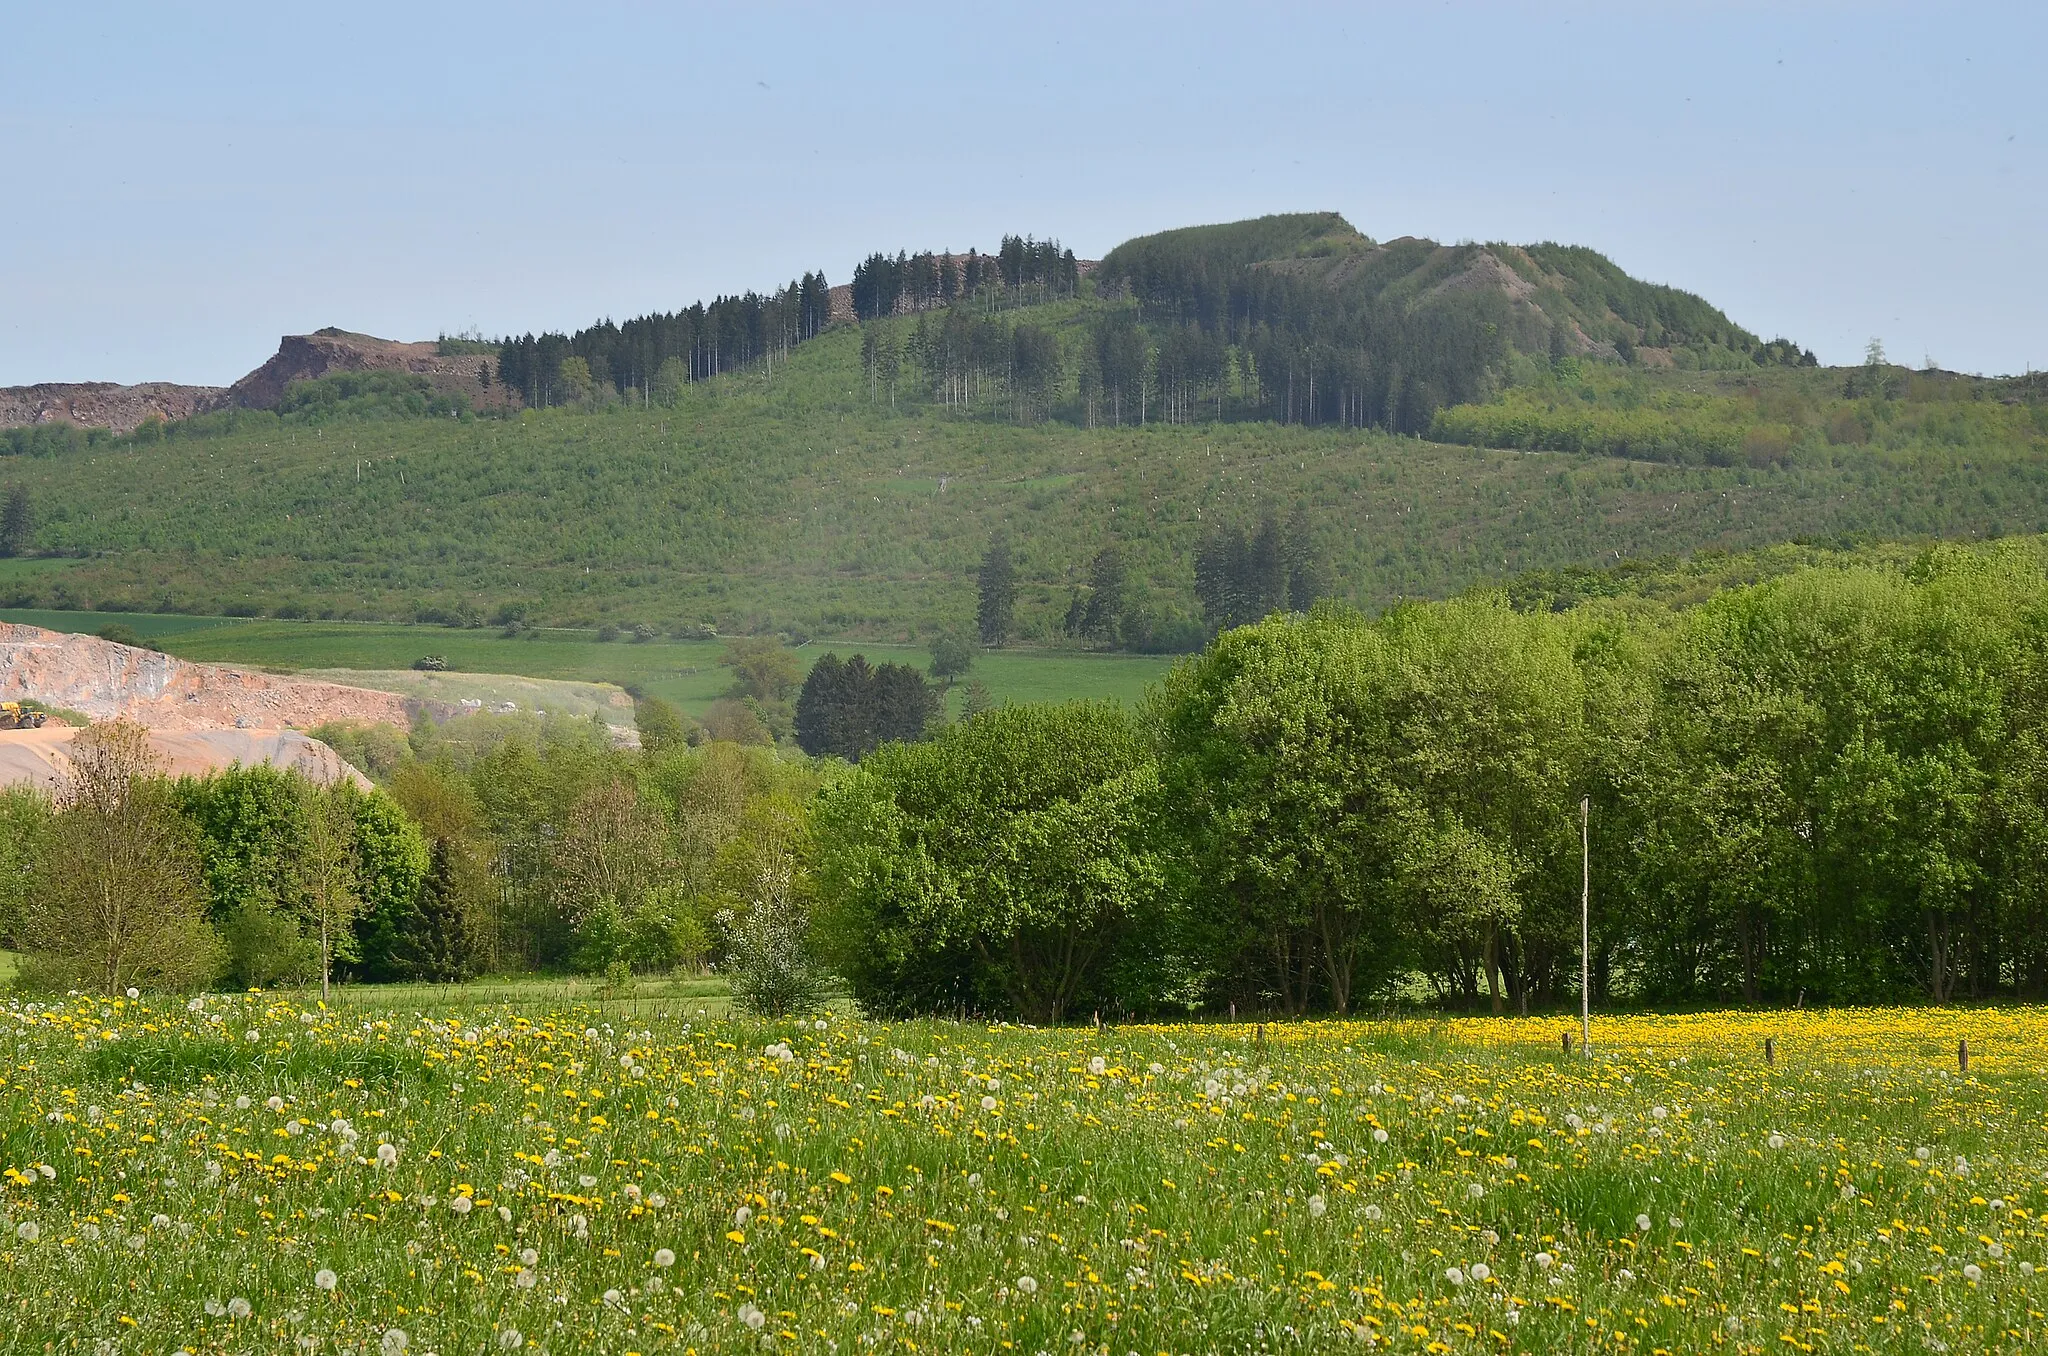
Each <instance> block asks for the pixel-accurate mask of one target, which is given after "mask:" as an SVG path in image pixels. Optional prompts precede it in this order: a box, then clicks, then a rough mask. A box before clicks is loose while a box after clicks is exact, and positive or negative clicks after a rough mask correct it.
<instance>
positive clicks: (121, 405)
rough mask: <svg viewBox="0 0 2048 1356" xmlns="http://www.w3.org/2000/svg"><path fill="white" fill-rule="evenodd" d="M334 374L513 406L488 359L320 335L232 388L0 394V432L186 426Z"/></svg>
mask: <svg viewBox="0 0 2048 1356" xmlns="http://www.w3.org/2000/svg"><path fill="white" fill-rule="evenodd" d="M334 372H410V373H413V374H415V375H418V376H422V377H425V378H426V379H427V381H428V382H429V383H431V384H432V385H433V388H434V390H435V391H437V392H438V393H440V394H442V395H460V396H462V397H464V398H465V399H467V400H468V401H469V403H470V406H471V408H473V409H476V408H482V407H484V406H487V405H504V404H513V405H516V404H517V403H518V396H516V395H515V394H513V393H512V392H509V391H507V390H505V389H504V388H503V387H502V386H500V385H499V384H498V361H497V359H496V357H494V356H493V355H491V354H488V353H470V354H444V353H442V352H441V346H440V345H439V344H438V343H420V344H407V343H400V342H398V341H396V340H391V339H378V338H375V337H374V336H371V335H367V334H351V333H349V332H348V331H347V330H337V329H325V330H315V331H314V332H313V333H311V334H288V335H286V336H285V337H284V338H283V339H281V340H280V341H278V345H277V352H276V353H274V354H272V355H271V357H270V359H269V361H267V362H265V363H264V364H263V365H262V366H261V367H259V368H257V369H256V370H255V371H254V372H251V373H250V374H249V375H248V376H246V377H243V378H242V379H241V380H240V381H238V382H236V383H235V384H234V385H232V386H178V385H174V384H172V383H170V382H161V381H152V382H144V383H142V384H141V385H139V386H117V385H115V384H114V383H112V382H108V381H84V382H50V383H45V384H43V385H40V386H7V387H0V428H19V427H21V426H23V425H25V424H47V423H53V422H57V421H63V422H66V423H72V424H77V425H79V426H80V427H82V428H107V429H112V430H113V431H114V432H116V433H133V432H134V431H135V429H136V428H137V427H138V426H140V425H141V423H142V422H143V421H144V420H145V419H148V418H150V417H152V416H154V417H156V418H159V419H164V420H172V419H185V418H189V417H190V416H192V415H195V414H205V413H207V412H208V411H209V410H218V409H224V408H226V407H228V406H231V405H232V406H240V407H241V408H243V409H253V410H271V409H276V408H277V406H278V404H279V402H281V401H282V400H283V399H284V393H285V391H286V389H287V388H289V387H290V386H291V384H292V383H293V382H295V381H311V380H313V379H315V378H318V377H324V376H327V375H329V374H330V373H334ZM486 377H488V378H489V384H488V385H486V384H485V379H486Z"/></svg>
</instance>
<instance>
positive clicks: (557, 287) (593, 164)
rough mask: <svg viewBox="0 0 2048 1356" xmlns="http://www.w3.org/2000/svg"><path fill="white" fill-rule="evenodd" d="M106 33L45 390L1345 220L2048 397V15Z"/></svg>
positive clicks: (16, 115) (504, 12) (480, 19)
mask: <svg viewBox="0 0 2048 1356" xmlns="http://www.w3.org/2000/svg"><path fill="white" fill-rule="evenodd" d="M298 8H301V7H296V6H289V5H278V4H276V3H274V0H272V2H271V3H266V4H263V5H260V6H259V5H238V4H227V3H209V4H205V5H183V6H181V5H175V4H168V3H142V4H133V5H95V4H90V3H81V2H79V0H71V2H70V3H64V4H55V3H42V4H30V3H27V2H26V0H24V2H23V3H19V4H15V5H12V6H9V7H8V12H7V14H6V17H5V19H4V21H0V50H4V52H5V59H4V61H0V71H4V74H0V164H4V166H5V181H4V182H5V187H4V188H0V384H15V383H24V382H31V381H58V380H72V381H75V380H86V379H107V380H117V381H143V380H151V379H159V380H174V381H187V382H206V383H225V382H228V381H231V380H233V379H234V378H235V377H237V376H239V375H241V374H242V373H243V372H245V371H247V370H248V369H249V368H251V367H253V366H255V365H256V364H257V363H259V362H261V361H262V360H263V359H264V358H265V357H267V356H268V355H269V354H270V352H271V351H272V350H273V349H274V347H275V346H276V342H277V338H278V336H279V335H280V334H284V333H303V332H305V331H307V330H311V329H316V328H318V327H320V326H323V325H339V326H342V327H344V328H346V329H352V330H360V331H366V332H369V333H373V334H378V335H383V336H387V337H391V338H405V339H417V338H432V337H433V336H434V335H435V334H437V333H440V332H442V331H448V332H454V331H459V330H466V329H472V328H474V329H478V330H481V331H483V332H484V333H486V334H492V335H495V334H498V333H501V332H504V331H525V330H529V329H532V330H539V329H543V328H568V327H575V326H578V325H581V324H585V323H588V322H590V321H592V320H595V319H597V318H599V317H602V316H605V315H611V316H613V317H615V318H620V319H623V318H624V317H626V316H628V315H633V314H637V313H639V312H643V311H646V310H650V309H664V310H665V309H672V308H674V307H676V306H678V305H683V304H687V303H688V302H689V301H691V300H693V299H696V298H699V297H707V298H708V297H709V296H711V295H713V294H715V293H717V292H720V291H738V290H742V289H745V288H748V287H764V286H768V285H773V284H778V283H781V282H783V281H786V280H787V279H789V278H790V277H791V276H793V275H795V274H797V273H799V272H802V271H804V270H807V269H813V268H822V269H824V270H825V272H826V274H827V275H828V277H829V278H830V279H831V280H832V281H834V282H844V281H846V279H847V277H848V275H849V274H850V273H851V272H852V268H853V265H854V263H855V262H856V260H858V259H859V258H861V257H862V256H864V255H866V254H867V253H870V252H872V251H873V250H876V249H887V250H890V251H892V252H893V251H895V250H897V249H899V248H901V249H912V250H915V249H918V248H937V247H952V248H955V249H964V248H965V247H967V246H968V245H977V246H979V247H981V248H983V249H988V248H992V247H993V246H994V245H995V243H996V241H997V239H998V238H999V237H1000V236H1001V235H1003V234H1004V233H1005V232H1008V231H1016V232H1032V233H1035V234H1039V235H1046V234H1052V235H1056V236H1058V237H1059V238H1060V239H1061V240H1063V241H1065V242H1066V243H1067V244H1069V245H1071V246H1072V247H1073V248H1074V249H1075V251H1076V252H1077V253H1079V254H1080V255H1082V256H1083V257H1084V258H1086V257H1099V256H1100V255H1101V253H1102V252H1103V251H1104V250H1107V249H1108V248H1109V247H1111V246H1112V245H1114V244H1116V243H1117V242H1118V241H1120V240H1122V239H1125V238H1126V237H1128V236H1131V235H1135V234H1139V233H1141V232H1145V231H1152V230H1157V229H1160V228H1163V227H1170V226H1181V225H1189V224H1193V223H1197V222H1208V221H1225V220H1232V219H1236V218H1239V217H1246V216H1255V215H1258V214H1261V213H1266V212H1276V211H1296V210H1306V209H1318V208H1334V209H1336V210H1338V211H1341V212H1343V213H1344V214H1345V215H1346V216H1347V217H1348V218H1350V220H1351V221H1352V223H1353V224H1354V225H1356V226H1357V227H1358V228H1359V229H1360V230H1362V231H1364V232H1366V233H1367V234H1369V235H1372V236H1375V237H1377V238H1380V239H1387V238H1391V237H1394V236H1399V235H1408V234H1414V235H1428V236H1433V237H1436V238H1439V239H1443V240H1460V239H1478V240H1495V239H1506V240H1512V241H1518V242H1519V241H1532V240H1543V239H1555V240H1562V241H1569V242H1573V243H1579V244H1585V245H1591V246H1593V247H1595V248H1598V249H1600V250H1602V251H1604V252H1606V253H1607V254H1608V255H1609V256H1611V257H1612V258H1613V259H1614V260H1615V261H1616V262H1618V263H1619V264H1621V266H1622V267H1624V268H1626V269H1627V270H1629V271H1630V272H1631V273H1634V274H1636V275H1637V276H1640V277H1644V278H1649V279H1652V280H1656V281H1660V282H1668V283H1673V284H1676V285H1678V286H1681V287H1685V288H1688V289H1690V290H1692V291H1695V292H1699V293H1701V294H1702V295H1704V296H1706V297H1707V298H1708V299H1710V300H1711V301H1713V302H1715V303H1717V304H1718V305H1720V306H1722V307H1723V308H1725V309H1726V310H1727V311H1728V312H1729V313H1730V314H1731V315H1732V316H1733V317H1734V318H1735V319H1736V320H1737V321H1738V322H1739V323H1741V324H1743V325H1745V326H1747V327H1749V328H1750V329H1752V330H1756V331H1758V332H1760V333H1762V334H1763V335H1764V336H1766V337H1770V336H1773V335H1777V334H1780V333H1782V334H1785V335H1788V336H1790V337H1792V338H1794V339H1796V340H1798V341H1799V342H1800V343H1802V344H1806V345H1809V346H1811V347H1812V348H1814V349H1815V350H1817V351H1818V353H1819V354H1820V356H1821V358H1822V359H1823V360H1824V361H1826V362H1831V363H1838V362H1844V361H1852V360H1854V359H1856V358H1858V357H1859V356H1860V355H1861V353H1862V350H1863V346H1864V344H1865V343H1866V342H1867V341H1868V340H1869V339H1870V338H1871V337H1872V336H1879V337H1881V338H1882V339H1883V341H1884V343H1885V345H1886V347H1887V349H1888V350H1889V351H1890V353H1891V355H1892V356H1893V358H1894V359H1897V360H1901V361H1907V362H1911V363H1914V364H1918V363H1919V362H1921V361H1922V360H1923V359H1924V358H1926V357H1930V356H1931V357H1933V358H1934V359H1936V360H1937V361H1939V362H1940V363H1941V364H1942V365H1944V366H1947V367H1952V368H1959V369H1963V370H1969V371H1986V372H2006V371H2019V370H2024V369H2026V368H2028V367H2029V366H2030V365H2032V366H2048V334H2044V333H2043V327H2042V323H2041V322H2042V318H2043V317H2044V316H2048V252H2044V243H2048V241H2044V230H2043V228H2044V223H2048V85H2044V82H2043V79H2042V76H2041V72H2040V61H2041V56H2042V53H2043V52H2044V51H2048V6H2044V5H2042V4H2040V3H2038V0H2034V2H2033V3H2022V4H2010V5H1989V4H1986V5H1976V6H1968V5H1962V6H1947V5H1929V4H1925V3H1914V4H1911V5H1907V4H1889V3H1874V2H1872V0H1865V2H1864V3H1857V4H1833V3H1805V4H1801V3H1793V2H1791V0H1777V2H1776V3H1769V4H1729V3H1723V4H1719V5H1693V6H1687V7H1685V10H1686V12H1685V13H1683V14H1678V13H1674V12H1673V11H1675V10H1677V9H1678V7H1677V6H1671V5H1664V4H1657V3H1650V4H1644V3H1642V2H1641V0H1636V2H1635V3H1632V4H1628V5H1626V6H1620V5H1599V4H1573V3H1569V2H1568V0H1563V2H1560V0H1553V2H1552V3H1548V4H1543V5H1520V4H1458V5H1452V4H1420V3H1415V2H1414V0H1408V2H1407V3H1402V4H1399V5H1393V6H1388V7H1386V9H1385V10H1384V12H1381V11H1380V10H1379V9H1378V7H1375V6H1367V5H1357V4H1354V5H1293V6H1290V5H1282V4H1273V3H1259V4H1250V3H1240V4H1235V5H1228V6H1203V5H1188V6H1176V7H1172V11H1173V12H1172V13H1170V14H1169V13H1168V12H1167V11H1168V8H1169V7H1167V6H1158V7H1156V8H1155V7H1144V8H1139V7H1124V6H1119V5H1116V4H1113V3H1107V4H1105V3H1094V4H1086V5H1075V6H1069V5H1065V4H1055V3H1037V4H1032V5H1025V6H1003V7H995V6H988V7H977V6H968V5H945V6H929V7H923V6H918V7H913V6H891V5H876V4H866V5H848V4H843V3H842V4H836V5H830V6H819V7H808V6H796V5H776V4H766V3H757V4H748V5H728V6H717V7H713V6H704V7H690V6H683V5H623V4H622V5H604V6H579V5H573V4H570V5H565V4H561V3H553V4H547V5H532V6H529V5H526V4H521V3H515V2H514V0H501V2H500V3H495V4H492V5H489V6H476V7H470V6H458V5H455V4H440V3H434V2H433V0H427V2H426V3H413V4H408V5H385V4H379V3H366V2H363V0H358V2H357V3H352V4H347V5H329V6H323V7H319V8H318V9H317V10H314V9H313V8H312V7H304V8H306V10H307V12H306V13H304V14H303V15H302V14H298V13H294V12H292V11H294V10H296V9H298Z"/></svg>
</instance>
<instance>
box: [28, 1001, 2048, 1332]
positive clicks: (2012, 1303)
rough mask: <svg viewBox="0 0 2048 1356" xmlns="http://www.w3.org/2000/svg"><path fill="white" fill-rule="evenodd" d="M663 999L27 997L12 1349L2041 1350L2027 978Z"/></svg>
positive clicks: (2037, 1086)
mask: <svg viewBox="0 0 2048 1356" xmlns="http://www.w3.org/2000/svg"><path fill="white" fill-rule="evenodd" d="M674 1007H675V1010H674V1011H672V1012H670V1013H668V1014H664V1015H653V1016H642V1017H640V1018H638V1019H636V1020H635V1022H633V1023H632V1024H631V1025H630V1029H629V1024H628V1023H627V1022H625V1021H623V1020H620V1019H618V1018H616V1017H615V1018H613V1019H611V1020H607V1019H606V1018H605V1017H604V1016H603V1015H602V1014H601V1012H600V1010H598V1009H586V1010H576V1009H568V1008H564V1009H562V1010H558V1011H548V1010H545V1009H544V1008H538V1007H536V1008H534V1009H531V1010H525V1011H521V1010H514V1009H508V1008H504V1007H483V1006H464V1005H459V1004H458V1005H452V1006H448V1007H445V1008H441V1009H438V1010H433V1011H421V1012H405V1013H400V1012H389V1011H385V1012H373V1011H368V1010H363V1009H354V1008H351V1009H346V1010H336V1011H322V1010H321V1009H319V1008H318V1006H317V1005H315V1006H311V1007H308V1006H307V1005H305V1004H303V1003H299V1002H284V1001H278V1000H275V999H273V998H271V997H269V996H265V995H248V996H236V997H223V998H208V999H203V1000H192V1001H191V1002H190V1003H189V1005H188V1004H187V1003H186V1002H185V1001H183V1000H175V999H163V1000H156V999H144V1000H142V1001H133V1000H129V1001H107V1000H100V999H74V1000H69V1001H62V1002H56V1003H52V1004H35V1003H29V1002H25V1001H19V1002H13V1003H10V1004H9V1005H8V1007H7V1008H6V1009H5V1014H4V1025H5V1029H6V1031H7V1036H6V1037H5V1039H6V1040H7V1041H8V1042H9V1047H8V1051H7V1063H6V1067H5V1069H4V1070H0V1074H4V1082H0V1167H4V1175H5V1185H4V1195H0V1219H4V1226H5V1227H4V1233H0V1351H7V1352H30V1351H35V1352H40V1351H85V1352H149V1353H158V1354H160V1353H166V1352H177V1351H186V1352H194V1353H198V1352H273V1351H275V1352H290V1351H294V1350H297V1351H306V1352H336V1351H344V1352H357V1353H366V1354H377V1356H382V1354H383V1353H398V1352H408V1353H413V1354H414V1356H417V1354H418V1353H422V1352H438V1353H443V1354H444V1356H445V1354H446V1353H453V1352H464V1353H470V1352H502V1351H520V1350H525V1351H547V1352H555V1353H572V1352H573V1353H624V1352H642V1353H653V1352H683V1351H688V1350H695V1351H698V1352H713V1351H747V1352H758V1351H763V1350H774V1351H782V1350H791V1351H806V1352H833V1351H837V1352H846V1353H858V1352H863V1351H875V1352H881V1351H905V1352H908V1351H971V1352H994V1351H1013V1350H1014V1351H1020V1352H1034V1353H1035V1352H1058V1353H1076V1352H1088V1353H1114V1354H1120V1353H1124V1352H1140V1353H1148V1354H1149V1353H1154V1352H1174V1353H1181V1352H1203V1351H1260V1350H1263V1351H1274V1352H1281V1351H1302V1352H1308V1351H1327V1350H1331V1349H1336V1348H1355V1347H1368V1348H1369V1347H1373V1346H1391V1347H1392V1348H1394V1349H1396V1350H1400V1351H1423V1350H1426V1351H1432V1352H1444V1351H1482V1350H1484V1351H1495V1350H1503V1349H1507V1350H1520V1351H1534V1352H1554V1351H1596V1350H1601V1351H1604V1350H1625V1351H1641V1352H1645V1353H1648V1352H1652V1351H1657V1350H1662V1351H1668V1352H1690V1351H1700V1350H1704V1349H1717V1350H1722V1351H1728V1352H1763V1351H1773V1352H1775V1351H1779V1350H1782V1349H1787V1348H1790V1349H1795V1350H1800V1351H1859V1350H1877V1351H1886V1350H1907V1349H1910V1350H1914V1351H1924V1350H1929V1349H1932V1350H1937V1351H1939V1350H1948V1351H1975V1350H1985V1349H1993V1350H1996V1349H2008V1350H2020V1349H2036V1350H2038V1349H2042V1344H2044V1343H2048V1322H2044V1319H2043V1310H2044V1308H2048V1275H2043V1274H2042V1273H2040V1272H2038V1271H2036V1269H2035V1268H2036V1267H2037V1266H2048V1247H2044V1243H2048V1132H2044V1116H2048V1080H2044V1076H2043V1073H2042V1068H2041V1055H2042V1052H2043V1051H2044V1049H2048V1044H2044V1041H2048V1010H2041V1009H1999V1010H1977V1011H1954V1010H1945V1011H1900V1010H1893V1011H1864V1012H1855V1013H1837V1014H1827V1013H1814V1012H1806V1013H1769V1014H1732V1013H1715V1014H1703V1015H1697V1016H1686V1017H1656V1018H1619V1019H1607V1020H1601V1021H1599V1022H1597V1023H1596V1024H1595V1030H1594V1037H1595V1047H1596V1057H1595V1058H1593V1059H1592V1060H1590V1061H1588V1060H1584V1059H1581V1058H1578V1057H1576V1056H1569V1057H1568V1056H1566V1055H1564V1054H1563V1053H1562V1052H1561V1051H1560V1049H1559V1043H1558V1036H1559V1034H1560V1032H1562V1031H1564V1030H1566V1029H1569V1028H1568V1026H1567V1024H1566V1023H1564V1022H1561V1021H1558V1020H1555V1019H1551V1020H1541V1019H1531V1020H1513V1019H1508V1020H1497V1019H1469V1020H1453V1021H1441V1022H1433V1023H1432V1022H1423V1021H1410V1022H1396V1023H1368V1022H1350V1023H1343V1022H1318V1023H1313V1024H1303V1025H1288V1026H1271V1025H1269V1026H1266V1027H1264V1028H1263V1031H1261V1029H1260V1028H1257V1027H1254V1026H1253V1025H1251V1024H1242V1025H1228V1026H1225V1025H1191V1026H1156V1027H1127V1028H1121V1029H1115V1030H1103V1031H1100V1032H1098V1031H1095V1030H1092V1029H1087V1030H1056V1031H1037V1030H1028V1029H1019V1028H1008V1027H997V1028H988V1027H982V1026H972V1025H951V1024H944V1023H914V1024H906V1025H885V1024H879V1023H868V1022H860V1021H855V1020H850V1019H847V1018H843V1017H834V1018H831V1019H828V1020H824V1021H816V1022H797V1021H788V1022H782V1023H773V1022H755V1021H742V1020H738V1019H728V1018H723V1017H714V1016H707V1015H704V1014H703V1013H702V1012H700V1011H698V1010H697V1009H695V1008H693V1007H691V1006H690V1004H689V1003H688V1001H687V1000H684V1001H682V1002H679V1003H677V1004H675V1005H674ZM1766 1036H1770V1037H1774V1038H1775V1040H1776V1042H1777V1062H1776V1064H1775V1065H1774V1066H1770V1067H1766V1066H1765V1064H1764V1062H1763V1059H1762V1054H1761V1043H1762V1041H1763V1039H1764V1037H1766ZM1961 1036H1967V1037H1968V1038H1969V1039H1970V1041H1971V1044H1972V1048H1973V1053H1974V1058H1973V1060H1972V1067H1971V1072H1970V1074H1969V1075H1968V1076H1963V1075H1961V1074H1959V1073H1958V1072H1957V1070H1956V1068H1955V1042H1956V1040H1957V1039H1958V1038H1959V1037H1961Z"/></svg>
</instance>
